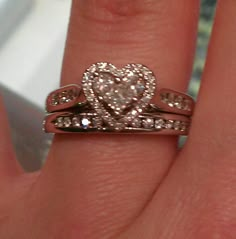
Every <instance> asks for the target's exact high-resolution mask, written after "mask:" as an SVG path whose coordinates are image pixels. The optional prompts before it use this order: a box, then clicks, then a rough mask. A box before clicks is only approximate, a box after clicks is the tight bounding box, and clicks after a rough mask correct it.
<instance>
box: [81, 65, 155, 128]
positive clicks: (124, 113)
mask: <svg viewBox="0 0 236 239" xmlns="http://www.w3.org/2000/svg"><path fill="white" fill-rule="evenodd" d="M155 81H156V79H155V76H154V74H153V72H152V71H151V70H149V69H148V68H147V67H146V66H144V65H141V64H128V65H126V66H125V67H123V68H122V69H118V68H116V67H115V66H114V65H112V64H110V63H103V62H102V63H96V64H93V65H91V66H90V67H89V68H88V69H87V70H86V72H85V73H84V76H83V81H82V84H83V91H84V94H85V96H86V99H87V101H88V102H89V104H90V105H91V107H92V108H93V109H94V110H95V111H96V113H97V114H98V115H99V116H100V117H101V118H102V119H103V121H104V122H106V123H107V124H108V125H109V126H110V127H112V128H113V129H115V130H122V129H123V128H124V127H126V126H127V125H128V124H130V123H131V122H133V120H134V119H135V118H137V117H138V116H139V115H140V114H141V113H142V112H143V111H144V110H145V109H146V108H147V106H148V105H149V103H150V101H151V99H152V98H153V96H154V92H155V86H156V82H155Z"/></svg>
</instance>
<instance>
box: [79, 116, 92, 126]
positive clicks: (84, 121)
mask: <svg viewBox="0 0 236 239" xmlns="http://www.w3.org/2000/svg"><path fill="white" fill-rule="evenodd" d="M90 124H91V121H90V119H88V118H85V117H84V118H82V119H81V125H82V127H83V128H84V129H87V128H88V127H89V126H90Z"/></svg>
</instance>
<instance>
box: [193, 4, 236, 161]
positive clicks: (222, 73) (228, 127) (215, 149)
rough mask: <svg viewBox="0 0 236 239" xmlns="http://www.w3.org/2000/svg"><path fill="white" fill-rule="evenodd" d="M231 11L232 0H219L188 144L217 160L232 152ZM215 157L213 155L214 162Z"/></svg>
mask: <svg viewBox="0 0 236 239" xmlns="http://www.w3.org/2000/svg"><path fill="white" fill-rule="evenodd" d="M235 11H236V2H235V1H233V0H227V1H219V4H218V8H217V13H216V19H215V24H214V29H213V34H212V37H211V41H210V47H209V52H208V57H207V63H206V67H205V71H204V75H203V82H202V87H201V90H200V94H199V100H198V105H197V107H196V110H195V116H194V120H193V124H192V127H193V128H192V129H193V130H192V133H191V136H192V137H191V140H190V141H189V146H190V143H191V147H195V146H196V145H197V146H198V147H197V150H200V151H201V152H204V155H205V157H208V156H209V155H216V156H217V158H218V161H219V162H222V161H221V159H220V155H221V156H223V155H224V156H225V155H226V154H231V156H233V155H234V156H235V154H236V151H235V144H236V126H235V118H236V110H235V109H236V108H235V105H236V97H235V88H236V81H235V77H236V44H235V40H236V31H235V24H236V15H235ZM195 149H196V147H195ZM208 160H211V157H208ZM218 161H215V159H214V165H215V164H216V163H217V162H218Z"/></svg>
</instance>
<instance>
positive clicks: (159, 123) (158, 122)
mask: <svg viewBox="0 0 236 239" xmlns="http://www.w3.org/2000/svg"><path fill="white" fill-rule="evenodd" d="M164 125H165V121H164V120H163V119H156V120H155V128H156V129H162V128H163V127H164Z"/></svg>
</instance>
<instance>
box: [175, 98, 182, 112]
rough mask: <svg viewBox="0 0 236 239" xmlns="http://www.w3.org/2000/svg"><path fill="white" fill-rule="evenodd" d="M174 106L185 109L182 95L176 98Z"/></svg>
mask: <svg viewBox="0 0 236 239" xmlns="http://www.w3.org/2000/svg"><path fill="white" fill-rule="evenodd" d="M174 105H175V107H176V108H178V109H182V108H183V97H182V96H181V95H178V96H176V98H175V101H174Z"/></svg>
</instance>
